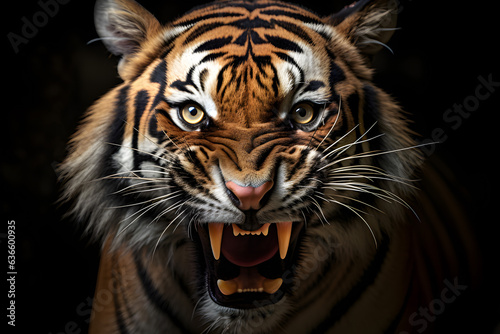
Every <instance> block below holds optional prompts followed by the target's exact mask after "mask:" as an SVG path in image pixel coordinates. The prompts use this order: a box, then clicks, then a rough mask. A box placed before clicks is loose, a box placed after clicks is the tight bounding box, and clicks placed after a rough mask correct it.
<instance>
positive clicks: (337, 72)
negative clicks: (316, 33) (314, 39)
mask: <svg viewBox="0 0 500 334" xmlns="http://www.w3.org/2000/svg"><path fill="white" fill-rule="evenodd" d="M326 52H327V54H328V57H329V58H330V75H329V77H328V81H329V84H330V90H331V96H332V97H333V96H336V95H337V93H336V92H335V84H336V83H338V82H340V81H344V80H345V79H346V77H345V74H344V71H342V69H341V68H340V67H339V65H337V63H335V59H336V57H335V55H334V54H333V53H332V52H331V51H330V50H329V49H326Z"/></svg>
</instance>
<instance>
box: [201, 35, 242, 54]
mask: <svg viewBox="0 0 500 334" xmlns="http://www.w3.org/2000/svg"><path fill="white" fill-rule="evenodd" d="M232 40H233V38H232V37H221V38H214V39H211V40H209V41H207V42H205V43H203V44H201V45H200V46H198V47H197V48H196V49H195V50H194V51H193V52H194V53H197V52H203V51H210V50H215V49H219V48H221V47H223V46H226V45H228V44H230V43H231V41H232Z"/></svg>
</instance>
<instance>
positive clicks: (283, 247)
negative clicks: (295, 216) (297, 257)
mask: <svg viewBox="0 0 500 334" xmlns="http://www.w3.org/2000/svg"><path fill="white" fill-rule="evenodd" d="M276 229H277V230H278V245H279V250H280V258H281V259H282V260H283V259H284V258H285V257H286V253H287V252H288V245H289V244H290V237H291V236H292V222H283V223H276Z"/></svg>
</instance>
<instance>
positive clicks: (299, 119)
mask: <svg viewBox="0 0 500 334" xmlns="http://www.w3.org/2000/svg"><path fill="white" fill-rule="evenodd" d="M313 118H314V108H313V106H312V105H310V104H309V103H300V104H298V105H296V106H295V107H294V108H293V111H292V119H293V121H294V122H295V123H298V124H308V123H310V122H311V121H312V120H313Z"/></svg>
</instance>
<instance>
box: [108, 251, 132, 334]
mask: <svg viewBox="0 0 500 334" xmlns="http://www.w3.org/2000/svg"><path fill="white" fill-rule="evenodd" d="M111 261H112V263H113V270H112V271H111V274H112V282H113V303H114V304H115V318H116V325H117V326H118V331H119V332H120V333H121V334H128V333H129V331H128V329H127V327H128V326H127V324H126V323H125V319H124V318H123V314H122V312H121V305H120V300H119V299H118V291H121V292H122V293H121V296H122V297H124V296H123V290H122V289H120V288H121V284H119V283H121V282H118V280H119V278H118V277H117V276H118V273H119V272H120V268H119V264H118V260H117V255H116V253H114V254H113V256H112V258H111ZM119 285H120V286H119Z"/></svg>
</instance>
